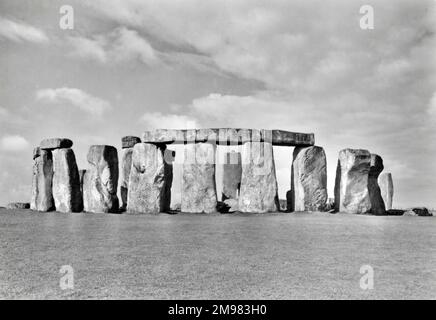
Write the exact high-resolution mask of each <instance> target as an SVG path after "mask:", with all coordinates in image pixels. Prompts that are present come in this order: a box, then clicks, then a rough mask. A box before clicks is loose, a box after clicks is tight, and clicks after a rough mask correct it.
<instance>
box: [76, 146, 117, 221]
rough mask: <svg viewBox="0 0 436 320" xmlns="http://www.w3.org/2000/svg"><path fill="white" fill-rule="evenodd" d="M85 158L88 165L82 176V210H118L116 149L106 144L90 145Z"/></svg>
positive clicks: (112, 211)
mask: <svg viewBox="0 0 436 320" xmlns="http://www.w3.org/2000/svg"><path fill="white" fill-rule="evenodd" d="M87 159H88V163H89V165H90V167H89V169H88V170H86V173H85V176H84V178H83V207H84V211H85V212H93V213H109V212H110V213H117V212H118V210H119V201H118V196H117V190H118V152H117V149H116V148H115V147H112V146H107V145H96V146H91V147H90V148H89V151H88V157H87Z"/></svg>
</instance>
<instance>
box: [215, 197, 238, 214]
mask: <svg viewBox="0 0 436 320" xmlns="http://www.w3.org/2000/svg"><path fill="white" fill-rule="evenodd" d="M217 211H218V212H220V213H234V212H236V211H238V200H236V199H227V200H225V201H218V203H217Z"/></svg>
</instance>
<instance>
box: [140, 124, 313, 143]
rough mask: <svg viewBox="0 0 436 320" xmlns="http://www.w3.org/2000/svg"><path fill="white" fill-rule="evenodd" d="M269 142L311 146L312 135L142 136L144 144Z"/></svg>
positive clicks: (208, 132) (171, 132) (197, 132)
mask: <svg viewBox="0 0 436 320" xmlns="http://www.w3.org/2000/svg"><path fill="white" fill-rule="evenodd" d="M252 141H255V142H269V143H271V144H272V145H275V146H313V145H314V144H315V135H314V134H313V133H298V132H289V131H284V130H257V129H232V128H211V129H188V130H175V129H156V130H152V131H145V132H144V133H143V135H142V142H144V143H164V144H189V143H199V142H210V143H216V144H220V145H238V144H243V143H246V142H252Z"/></svg>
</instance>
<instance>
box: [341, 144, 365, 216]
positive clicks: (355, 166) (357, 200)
mask: <svg viewBox="0 0 436 320" xmlns="http://www.w3.org/2000/svg"><path fill="white" fill-rule="evenodd" d="M370 164H371V154H370V153H369V151H368V150H361V149H344V150H341V151H340V152H339V160H338V166H337V170H336V182H335V206H336V207H335V210H336V211H340V212H346V213H357V214H361V213H368V212H370V210H371V201H370V198H369V192H368V175H369V168H370Z"/></svg>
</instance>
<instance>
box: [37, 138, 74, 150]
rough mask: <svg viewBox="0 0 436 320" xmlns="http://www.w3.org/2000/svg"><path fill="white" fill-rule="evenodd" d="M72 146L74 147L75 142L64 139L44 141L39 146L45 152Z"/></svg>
mask: <svg viewBox="0 0 436 320" xmlns="http://www.w3.org/2000/svg"><path fill="white" fill-rule="evenodd" d="M72 146H73V141H71V140H70V139H64V138H51V139H44V140H42V141H41V143H40V144H39V147H40V148H41V149H45V150H54V149H63V148H71V147H72Z"/></svg>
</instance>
